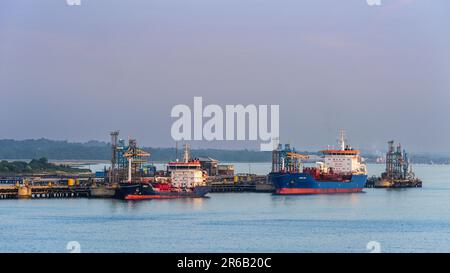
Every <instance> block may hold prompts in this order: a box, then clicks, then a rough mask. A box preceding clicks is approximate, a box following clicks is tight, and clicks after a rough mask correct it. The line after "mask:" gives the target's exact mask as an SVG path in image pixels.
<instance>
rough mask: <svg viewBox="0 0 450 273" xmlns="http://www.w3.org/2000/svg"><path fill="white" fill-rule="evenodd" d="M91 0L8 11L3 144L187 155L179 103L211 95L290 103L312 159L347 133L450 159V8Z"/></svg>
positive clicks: (286, 124)
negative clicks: (47, 142) (153, 149)
mask: <svg viewBox="0 0 450 273" xmlns="http://www.w3.org/2000/svg"><path fill="white" fill-rule="evenodd" d="M81 1H82V5H81V6H78V7H73V6H72V7H71V6H68V5H66V2H65V0H39V1H36V0H2V1H1V2H0V95H1V104H0V105H1V106H0V138H16V139H26V138H38V137H46V138H51V139H67V140H71V141H86V140H91V139H97V140H108V139H109V137H108V132H109V131H110V130H113V129H120V130H121V131H122V133H123V134H122V135H123V136H124V137H128V136H133V137H136V138H137V139H138V140H139V142H140V143H142V144H145V145H151V146H173V145H174V143H173V141H172V139H171V137H170V127H171V125H172V122H173V119H171V118H170V110H171V108H172V106H173V105H175V104H180V103H183V104H188V105H192V103H193V97H194V96H203V98H204V103H206V104H221V105H225V104H279V105H280V115H281V124H280V127H281V140H282V141H283V142H286V141H289V142H291V143H293V144H294V145H295V146H297V148H299V149H316V148H323V147H326V145H327V144H334V143H335V139H336V137H337V132H338V130H339V128H345V129H346V130H347V132H348V135H349V138H350V139H351V140H352V143H353V145H354V146H357V147H366V148H375V149H376V148H378V149H384V148H385V142H386V141H387V140H388V139H391V138H395V139H397V140H400V141H401V142H402V143H403V144H404V145H407V146H408V147H409V149H410V150H412V151H416V152H419V151H441V150H442V151H450V121H449V120H450V1H448V0H415V1H414V0H382V6H381V7H370V6H368V5H367V3H366V1H365V0H345V1H336V0H308V1H301V0H81ZM243 144H244V143H226V144H224V143H222V142H213V143H193V144H192V146H194V147H200V146H201V147H232V148H236V147H243ZM257 144H258V143H253V144H252V145H251V146H250V147H252V148H256V147H259V146H258V145H257Z"/></svg>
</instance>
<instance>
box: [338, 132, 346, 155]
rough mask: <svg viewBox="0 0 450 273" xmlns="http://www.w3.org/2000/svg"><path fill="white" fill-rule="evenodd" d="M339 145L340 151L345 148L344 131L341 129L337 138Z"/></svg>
mask: <svg viewBox="0 0 450 273" xmlns="http://www.w3.org/2000/svg"><path fill="white" fill-rule="evenodd" d="M338 143H339V146H340V147H341V151H344V150H345V131H344V130H342V129H341V131H340V134H339V140H338Z"/></svg>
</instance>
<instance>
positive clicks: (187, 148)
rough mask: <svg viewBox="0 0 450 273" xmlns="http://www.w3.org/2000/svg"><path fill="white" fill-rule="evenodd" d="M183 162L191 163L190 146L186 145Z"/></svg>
mask: <svg viewBox="0 0 450 273" xmlns="http://www.w3.org/2000/svg"><path fill="white" fill-rule="evenodd" d="M183 162H184V163H188V162H189V144H184V154H183Z"/></svg>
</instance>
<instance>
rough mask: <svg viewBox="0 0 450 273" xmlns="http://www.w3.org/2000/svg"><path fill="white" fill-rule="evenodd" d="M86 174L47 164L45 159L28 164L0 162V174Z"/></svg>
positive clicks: (33, 160) (80, 170) (22, 162)
mask: <svg viewBox="0 0 450 273" xmlns="http://www.w3.org/2000/svg"><path fill="white" fill-rule="evenodd" d="M57 171H59V172H66V173H74V172H87V171H89V170H85V169H78V168H71V167H69V166H65V165H55V164H52V163H49V162H48V160H47V158H45V157H43V158H40V159H32V160H31V161H30V162H24V161H6V160H2V161H0V174H11V173H14V174H28V173H41V172H57Z"/></svg>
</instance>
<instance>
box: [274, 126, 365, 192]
mask: <svg viewBox="0 0 450 273" xmlns="http://www.w3.org/2000/svg"><path fill="white" fill-rule="evenodd" d="M339 145H340V149H327V150H323V151H320V152H321V154H322V158H323V162H316V166H315V167H303V166H302V162H301V161H302V160H303V159H307V158H308V156H305V155H301V154H298V153H297V152H296V151H295V149H291V147H290V145H288V144H286V145H285V146H284V147H283V146H282V145H281V144H280V145H279V146H278V148H277V149H276V150H274V151H273V156H272V172H271V173H270V174H269V176H268V178H269V181H271V182H272V183H273V185H274V187H275V193H276V194H283V195H284V194H322V193H355V192H362V190H363V188H364V186H365V184H366V182H367V169H366V165H365V164H363V163H362V162H361V157H360V152H359V151H358V150H354V149H352V148H351V147H350V146H348V145H346V144H345V137H344V133H343V132H341V137H340V140H339Z"/></svg>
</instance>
